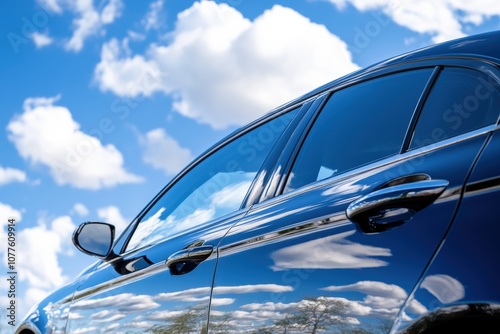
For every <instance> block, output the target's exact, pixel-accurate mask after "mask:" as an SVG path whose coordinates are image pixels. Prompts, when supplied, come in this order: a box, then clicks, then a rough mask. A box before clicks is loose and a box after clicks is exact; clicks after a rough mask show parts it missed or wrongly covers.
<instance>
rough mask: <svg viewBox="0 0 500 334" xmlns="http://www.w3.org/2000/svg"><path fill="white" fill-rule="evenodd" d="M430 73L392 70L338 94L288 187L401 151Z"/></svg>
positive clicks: (321, 118) (309, 139)
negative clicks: (388, 73) (386, 74)
mask: <svg viewBox="0 0 500 334" xmlns="http://www.w3.org/2000/svg"><path fill="white" fill-rule="evenodd" d="M431 73H432V69H430V68H429V69H419V70H414V71H408V72H402V73H397V74H392V75H388V76H385V77H380V78H376V79H373V80H370V81H366V82H362V83H360V84H357V85H353V86H350V87H347V88H345V89H342V90H340V91H337V92H335V93H333V95H332V96H331V97H330V99H329V100H328V102H327V103H326V105H325V107H324V108H323V110H321V112H320V114H319V116H318V117H317V119H316V120H315V122H314V124H313V126H312V128H311V129H310V131H309V133H308V135H307V137H306V139H305V141H304V143H303V144H302V147H301V149H300V151H299V154H298V156H297V158H296V160H295V163H294V165H293V167H292V171H291V174H290V176H289V179H288V182H287V186H286V189H285V191H290V190H293V189H297V188H299V187H301V186H304V185H306V184H309V183H312V182H315V181H319V180H322V179H325V178H328V177H331V176H336V175H339V174H340V173H343V172H345V171H348V170H351V169H354V168H356V167H359V166H362V165H364V164H367V163H370V162H373V161H376V160H379V159H382V158H384V157H387V156H390V155H393V154H397V153H399V152H400V149H401V146H402V144H403V139H404V137H405V134H406V131H407V127H408V125H409V123H410V119H411V117H412V115H413V112H414V110H415V107H416V105H417V102H418V100H419V98H420V96H421V94H422V91H423V89H424V87H425V85H426V83H427V81H428V80H429V77H430V75H431Z"/></svg>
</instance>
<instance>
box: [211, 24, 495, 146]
mask: <svg viewBox="0 0 500 334" xmlns="http://www.w3.org/2000/svg"><path fill="white" fill-rule="evenodd" d="M499 46H500V30H498V31H491V32H487V33H482V34H477V35H472V36H467V37H463V38H459V39H454V40H451V41H447V42H443V43H439V44H434V45H430V46H427V47H424V48H421V49H417V50H415V51H411V52H408V53H404V54H401V55H398V56H395V57H392V58H389V59H386V60H383V61H381V62H378V63H375V64H373V65H371V66H368V67H365V68H362V69H359V70H357V71H354V72H352V73H349V74H347V75H345V76H342V77H340V78H338V79H335V80H333V81H331V82H329V83H327V84H324V85H322V86H320V87H318V88H316V89H314V90H312V91H310V92H308V93H306V94H304V95H302V96H299V97H297V98H295V99H293V100H291V101H289V102H287V103H285V104H283V105H281V106H278V107H276V108H274V109H272V110H271V111H269V112H268V113H266V114H264V115H263V116H261V117H259V118H257V119H255V120H254V121H252V122H250V123H249V124H246V125H244V126H242V127H241V128H238V129H236V130H234V131H233V132H232V133H230V134H229V135H227V136H226V137H225V138H223V139H222V140H221V141H220V142H219V143H217V144H216V145H214V146H213V147H211V148H210V149H208V150H207V151H206V152H205V153H208V152H209V151H211V150H213V149H214V148H215V147H216V146H218V145H220V144H221V143H223V142H225V141H226V140H228V139H229V138H231V137H233V136H234V135H235V134H237V133H241V132H242V131H244V130H245V129H249V128H252V127H253V126H255V125H257V124H259V123H261V122H263V121H266V120H267V119H269V118H270V117H275V116H276V115H277V114H280V113H281V112H283V111H285V110H289V109H290V108H292V107H295V106H296V105H297V104H299V103H303V102H304V101H306V100H308V99H311V98H315V97H316V96H317V95H319V94H321V93H323V92H325V91H329V90H331V89H332V88H335V87H336V86H339V85H342V84H343V83H345V82H349V81H351V80H356V79H357V78H358V77H360V76H364V75H369V74H370V73H373V72H377V71H379V70H383V69H385V68H388V67H392V66H396V65H398V64H405V63H409V62H412V61H418V60H430V59H439V58H443V59H446V58H456V57H461V58H481V59H485V60H489V61H491V62H494V63H496V64H499V65H500V47H499Z"/></svg>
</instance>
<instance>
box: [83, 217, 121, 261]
mask: <svg viewBox="0 0 500 334" xmlns="http://www.w3.org/2000/svg"><path fill="white" fill-rule="evenodd" d="M112 242H113V234H112V231H111V227H110V226H109V225H107V224H100V223H89V224H86V225H85V226H83V227H82V229H81V230H80V233H79V234H78V243H79V245H80V247H81V248H82V249H84V250H86V251H87V252H89V253H92V254H95V255H98V256H106V255H107V254H108V253H109V251H110V249H111V244H112Z"/></svg>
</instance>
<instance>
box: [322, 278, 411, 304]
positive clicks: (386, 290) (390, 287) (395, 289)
mask: <svg viewBox="0 0 500 334" xmlns="http://www.w3.org/2000/svg"><path fill="white" fill-rule="evenodd" d="M322 290H325V291H359V292H362V293H366V294H367V295H372V296H377V297H384V298H393V299H400V300H404V299H405V298H406V297H407V296H408V294H407V293H406V291H405V290H404V289H402V288H401V287H400V286H399V285H395V284H387V283H384V282H377V281H359V282H357V283H354V284H348V285H340V286H329V287H327V288H324V289H322Z"/></svg>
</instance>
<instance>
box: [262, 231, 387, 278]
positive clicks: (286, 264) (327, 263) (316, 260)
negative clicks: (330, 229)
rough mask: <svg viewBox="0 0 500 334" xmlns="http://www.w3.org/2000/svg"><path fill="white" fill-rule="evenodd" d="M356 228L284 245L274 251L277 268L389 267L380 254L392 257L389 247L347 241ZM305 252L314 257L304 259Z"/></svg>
mask: <svg viewBox="0 0 500 334" xmlns="http://www.w3.org/2000/svg"><path fill="white" fill-rule="evenodd" d="M354 233H355V232H354V231H349V232H344V233H339V234H337V235H333V236H328V237H324V238H321V239H316V240H311V241H307V242H304V243H301V244H297V245H293V246H289V247H284V248H281V249H279V250H277V251H274V252H273V253H271V258H272V259H273V260H274V265H273V266H272V269H273V270H276V271H281V270H286V269H306V268H307V269H334V268H376V267H383V266H387V265H388V263H387V262H386V261H383V260H380V259H377V258H376V257H378V256H392V253H391V250H390V249H389V248H382V247H376V246H369V245H363V244H360V243H357V242H352V241H349V240H347V237H349V236H350V235H352V234H354ZM304 251H307V252H308V254H310V256H308V257H307V258H304V256H303V254H304Z"/></svg>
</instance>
